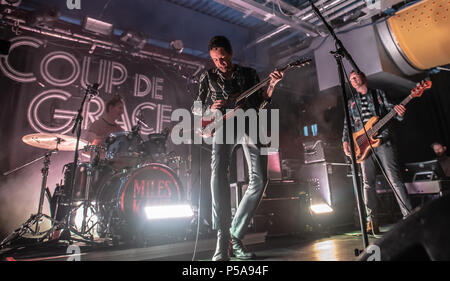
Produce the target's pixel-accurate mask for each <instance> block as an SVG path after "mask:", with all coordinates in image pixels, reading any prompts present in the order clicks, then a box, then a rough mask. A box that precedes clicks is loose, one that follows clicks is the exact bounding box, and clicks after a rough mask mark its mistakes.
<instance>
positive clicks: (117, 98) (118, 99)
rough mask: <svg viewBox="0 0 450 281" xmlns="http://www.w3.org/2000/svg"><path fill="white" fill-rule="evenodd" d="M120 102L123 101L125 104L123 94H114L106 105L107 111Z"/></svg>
mask: <svg viewBox="0 0 450 281" xmlns="http://www.w3.org/2000/svg"><path fill="white" fill-rule="evenodd" d="M119 102H121V103H122V104H124V103H125V102H124V100H123V98H122V97H121V96H119V95H114V96H113V97H112V98H111V99H110V100H109V101H108V102H107V103H106V105H105V107H106V112H109V108H110V107H113V106H115V105H116V104H118V103H119Z"/></svg>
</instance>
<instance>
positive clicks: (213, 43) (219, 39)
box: [208, 36, 233, 54]
mask: <svg viewBox="0 0 450 281" xmlns="http://www.w3.org/2000/svg"><path fill="white" fill-rule="evenodd" d="M214 48H223V49H224V50H225V51H226V52H227V53H229V54H233V49H232V48H231V43H230V41H229V40H228V38H227V37H225V36H214V37H213V38H211V40H209V44H208V50H209V51H211V50H212V49H214Z"/></svg>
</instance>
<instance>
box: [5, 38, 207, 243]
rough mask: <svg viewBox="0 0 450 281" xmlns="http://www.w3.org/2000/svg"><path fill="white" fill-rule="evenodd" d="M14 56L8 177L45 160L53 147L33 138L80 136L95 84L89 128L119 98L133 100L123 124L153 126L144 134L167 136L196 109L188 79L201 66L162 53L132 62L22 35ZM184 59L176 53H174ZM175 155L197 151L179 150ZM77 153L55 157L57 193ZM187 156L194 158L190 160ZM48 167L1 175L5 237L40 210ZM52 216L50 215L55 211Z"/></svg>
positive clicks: (9, 74) (126, 56) (8, 59)
mask: <svg viewBox="0 0 450 281" xmlns="http://www.w3.org/2000/svg"><path fill="white" fill-rule="evenodd" d="M9 41H10V42H11V48H10V52H9V55H7V56H1V57H0V73H1V76H0V85H1V87H0V107H1V110H0V118H1V119H0V120H1V124H0V126H1V136H0V139H1V144H2V149H1V151H0V172H1V173H2V174H3V173H4V172H5V171H7V170H11V169H13V168H15V167H17V166H21V165H23V164H25V163H27V162H29V161H31V160H33V159H35V158H38V157H40V156H42V155H44V154H45V152H46V150H45V149H40V148H35V147H32V146H29V145H27V144H25V143H23V142H22V137H23V136H25V135H27V134H31V133H55V134H64V135H69V136H75V134H72V133H71V131H72V127H73V124H74V122H73V119H74V117H75V116H76V115H77V111H78V109H79V107H80V105H81V102H82V99H83V97H84V93H85V90H84V89H85V88H86V87H87V85H93V84H94V83H98V84H99V87H98V89H99V94H98V95H96V96H94V97H92V98H91V99H90V101H89V102H86V104H85V106H84V108H83V118H84V119H83V123H82V130H83V132H85V131H86V130H87V129H88V127H89V125H90V124H91V123H92V122H94V121H95V120H97V119H99V118H100V117H101V115H102V114H103V113H104V111H105V104H106V103H107V102H108V100H109V99H110V98H111V97H112V96H113V95H115V94H119V95H121V96H122V97H123V98H124V100H125V112H124V114H123V115H122V118H121V119H120V120H119V121H118V122H117V123H118V124H119V125H120V126H121V127H122V129H123V130H124V131H130V130H131V129H132V127H133V126H134V125H136V123H137V119H136V116H137V114H139V112H142V114H143V116H144V119H145V121H146V123H147V124H148V125H149V128H146V127H144V126H142V129H141V136H142V137H143V139H144V140H146V136H147V135H149V134H153V133H160V132H161V131H162V130H163V129H164V128H166V127H168V126H169V123H170V122H171V121H170V117H171V113H172V111H173V110H175V109H177V108H186V109H190V108H191V106H192V103H193V95H194V94H195V93H190V92H189V91H188V89H189V87H188V80H186V79H185V78H183V77H191V76H192V74H193V73H195V72H196V71H197V70H198V69H197V70H196V69H195V67H197V68H198V66H196V65H195V64H194V63H192V64H189V63H190V62H188V61H187V62H185V63H183V64H180V63H176V64H175V63H174V62H173V61H172V60H171V59H170V58H169V59H167V60H166V61H164V59H162V57H163V56H160V57H158V56H157V54H154V57H153V56H150V57H149V58H141V57H135V56H132V55H131V54H130V53H128V51H127V50H126V49H125V48H124V50H123V52H121V53H119V52H113V51H109V50H105V49H101V48H96V49H94V50H92V49H91V46H87V45H85V44H81V43H76V42H70V41H67V40H62V39H57V38H53V37H47V36H44V35H39V34H35V33H32V34H31V33H30V34H27V33H22V34H20V35H18V36H12V37H11V38H9ZM174 56H176V54H175V55H174ZM169 142H170V138H169V139H168V148H167V150H168V151H171V150H175V151H176V152H178V153H180V154H182V153H186V152H187V151H189V150H188V149H183V148H181V147H179V146H177V147H175V146H173V147H171V144H170V143H169ZM73 156H74V153H73V152H59V153H57V154H55V155H53V156H52V157H51V165H50V172H49V179H48V187H49V189H50V190H51V191H52V192H53V190H54V188H55V185H56V183H60V182H61V180H62V179H63V173H62V169H63V167H64V165H65V164H67V163H69V162H72V161H73ZM184 157H186V155H184ZM42 167H43V161H37V162H36V163H34V164H32V165H30V166H28V167H26V168H24V169H22V170H20V171H18V172H15V173H13V174H10V175H9V176H3V175H1V176H0V234H1V237H3V236H4V235H5V232H10V231H12V230H13V229H15V228H16V227H18V226H19V225H20V224H21V223H23V222H24V221H25V220H26V219H28V217H29V215H30V214H31V213H36V212H37V205H38V197H39V192H40V186H41V179H42V177H41V169H42ZM45 210H48V209H47V207H46V208H45Z"/></svg>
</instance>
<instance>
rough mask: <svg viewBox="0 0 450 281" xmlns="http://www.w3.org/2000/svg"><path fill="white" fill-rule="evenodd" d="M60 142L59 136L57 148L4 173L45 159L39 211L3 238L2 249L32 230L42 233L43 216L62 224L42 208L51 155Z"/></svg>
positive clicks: (37, 233)
mask: <svg viewBox="0 0 450 281" xmlns="http://www.w3.org/2000/svg"><path fill="white" fill-rule="evenodd" d="M60 142H61V139H60V138H57V144H56V148H55V149H52V150H49V151H47V152H46V153H45V155H44V156H42V157H39V158H37V159H35V160H33V161H31V162H29V163H27V164H25V165H22V166H21V167H18V168H15V169H14V170H11V171H8V172H6V173H3V175H9V174H11V173H13V172H15V171H18V170H20V169H22V168H25V167H27V166H29V165H31V164H32V163H35V162H36V161H38V160H41V159H44V167H43V168H42V169H41V173H42V184H41V192H40V197H39V205H38V211H37V213H36V214H32V215H31V216H30V218H29V219H28V220H27V221H26V222H25V223H24V224H22V225H21V226H20V227H19V228H18V229H16V230H14V231H13V232H12V233H11V234H10V235H8V236H7V237H6V238H5V239H3V241H2V242H1V243H0V249H1V248H3V247H4V246H6V245H7V244H9V243H10V242H13V241H14V240H16V239H18V238H21V237H22V236H23V235H24V234H25V233H27V232H30V233H32V234H34V235H42V233H40V232H39V222H40V221H41V220H42V218H43V217H44V218H46V219H49V220H50V221H51V222H52V224H53V225H59V224H60V223H59V222H58V221H56V220H55V219H53V218H52V217H50V216H48V215H46V214H43V213H42V209H43V205H44V197H45V191H46V190H47V177H48V170H49V166H50V156H51V155H52V154H53V153H57V152H58V144H59V143H60ZM34 224H35V225H36V227H35V229H34V231H33V230H32V229H31V227H32V225H34ZM50 233H51V231H50V230H48V231H46V233H45V235H44V236H43V237H41V238H40V240H41V241H42V240H44V239H45V238H47V237H48V235H49V234H50Z"/></svg>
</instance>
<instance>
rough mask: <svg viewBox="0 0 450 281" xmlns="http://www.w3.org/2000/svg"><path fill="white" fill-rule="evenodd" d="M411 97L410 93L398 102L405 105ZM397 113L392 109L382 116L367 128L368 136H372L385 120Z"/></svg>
mask: <svg viewBox="0 0 450 281" xmlns="http://www.w3.org/2000/svg"><path fill="white" fill-rule="evenodd" d="M412 99H413V96H412V95H408V96H407V97H406V98H405V99H404V100H403V101H402V102H401V103H400V104H401V105H403V106H405V105H406V104H408V103H409V102H410V101H411V100H412ZM396 115H397V112H396V111H395V110H394V109H392V110H391V111H390V112H389V113H388V114H386V116H384V117H383V118H382V119H381V120H380V121H378V122H377V123H376V124H375V126H373V127H372V129H370V130H369V132H368V134H369V136H373V135H374V134H375V133H376V132H378V131H379V130H380V129H381V128H382V127H383V126H384V125H386V123H387V122H389V121H390V120H391V119H392V118H394V117H395V116H396Z"/></svg>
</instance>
